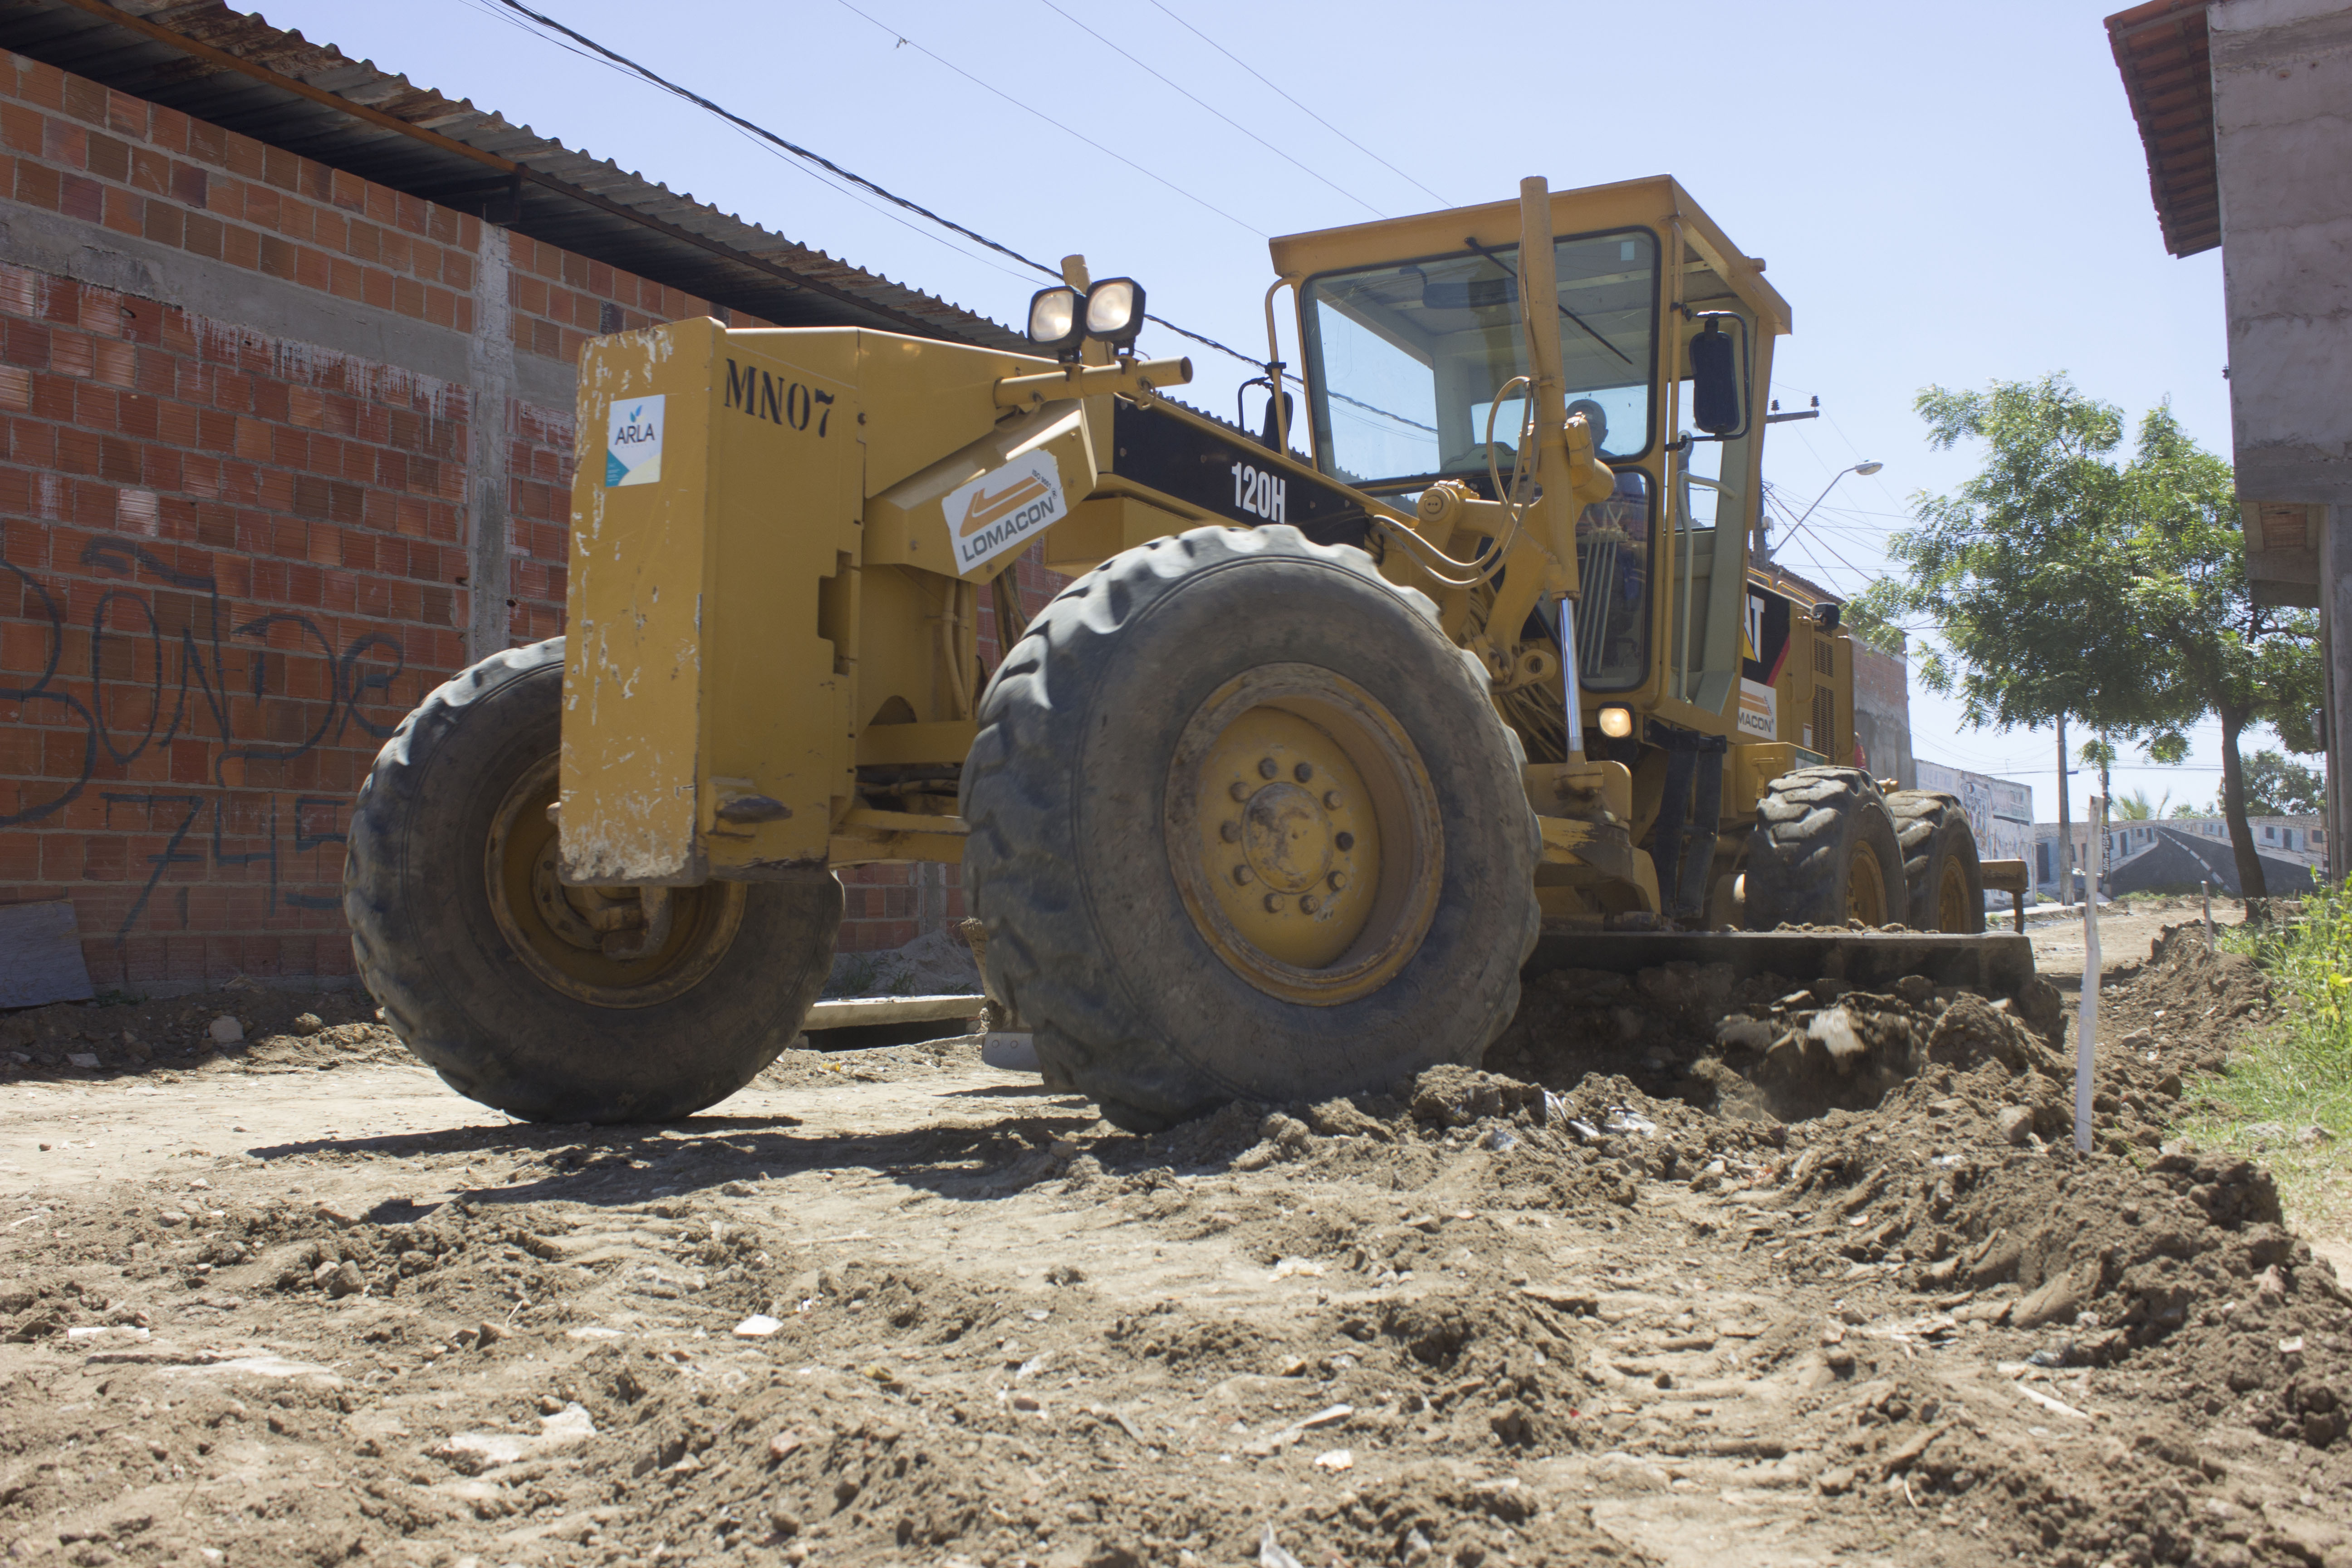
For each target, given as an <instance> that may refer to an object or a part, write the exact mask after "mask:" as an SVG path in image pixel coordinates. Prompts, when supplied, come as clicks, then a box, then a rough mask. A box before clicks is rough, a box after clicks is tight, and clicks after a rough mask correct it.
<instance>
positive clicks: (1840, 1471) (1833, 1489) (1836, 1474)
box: [1813, 976, 1909, 1497]
mask: <svg viewBox="0 0 2352 1568" xmlns="http://www.w3.org/2000/svg"><path fill="white" fill-rule="evenodd" d="M1907 978H1909V977H1908V976H1906V979H1907ZM1813 1485H1815V1486H1817V1487H1819V1488H1820V1489H1821V1490H1822V1496H1823V1497H1843V1496H1844V1495H1845V1494H1846V1493H1847V1492H1850V1491H1852V1490H1853V1470H1851V1469H1849V1468H1846V1467H1845V1466H1843V1465H1835V1466H1832V1467H1831V1468H1829V1469H1826V1470H1823V1471H1822V1473H1821V1474H1820V1475H1818V1476H1815V1477H1814V1478H1813Z"/></svg>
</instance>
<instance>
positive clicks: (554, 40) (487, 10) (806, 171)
mask: <svg viewBox="0 0 2352 1568" xmlns="http://www.w3.org/2000/svg"><path fill="white" fill-rule="evenodd" d="M458 3H459V4H460V5H465V6H467V8H468V9H470V10H474V11H478V12H480V13H481V14H482V15H484V16H489V17H493V18H495V19H496V20H498V21H499V22H500V23H502V24H504V25H505V26H509V27H512V28H513V29H514V30H515V31H516V32H519V33H520V34H522V35H523V36H524V37H530V38H536V39H538V40H539V41H540V42H541V43H543V44H551V45H553V46H554V47H557V48H559V49H562V51H563V52H564V53H565V54H568V55H577V56H578V57H579V58H582V59H583V60H586V61H587V62H588V63H589V64H591V65H593V66H598V67H601V68H604V69H605V70H609V71H611V72H613V73H614V75H616V76H620V77H625V78H629V79H634V80H639V81H642V80H644V77H643V75H642V74H641V73H639V72H636V71H634V70H631V69H630V68H627V67H625V66H622V65H618V64H616V63H614V61H612V60H610V59H606V58H604V57H603V56H601V55H594V54H591V53H590V52H589V51H588V50H586V49H583V48H581V47H578V46H577V45H574V44H572V43H571V42H569V41H568V40H566V39H563V38H560V37H548V36H547V34H545V33H543V32H541V31H540V30H539V29H537V28H535V27H533V26H530V24H529V23H527V22H524V21H521V20H520V19H519V18H517V17H516V16H512V15H510V14H509V11H508V10H507V9H506V7H505V6H504V5H502V4H501V3H500V0H458ZM727 128H728V129H729V130H730V131H732V132H735V134H736V135H738V136H740V137H742V138H743V139H744V140H745V141H746V142H750V143H751V145H752V146H754V147H756V148H758V149H759V150H760V151H761V153H766V154H767V155H768V156H769V157H771V158H773V159H775V160H776V161H777V162H778V163H782V165H783V166H784V167H785V168H787V169H790V170H792V171H793V173H794V174H798V175H800V176H801V177H802V178H803V179H804V180H808V181H811V182H813V183H814V184H816V185H818V186H820V187H822V188H823V189H824V190H828V191H831V192H833V193H834V194H835V195H840V196H845V197H846V198H847V199H849V200H850V201H853V202H855V203H856V204H857V205H859V206H862V207H864V208H865V209H866V211H868V212H870V213H872V214H874V215H875V216H877V217H880V218H884V219H887V221H889V222H891V223H895V224H897V225H898V226H899V227H900V228H903V229H905V230H906V231H907V232H908V233H909V234H914V235H919V236H921V237H923V238H924V239H926V240H928V241H929V242H930V243H931V244H933V245H936V246H939V247H941V248H942V249H945V250H947V251H948V252H950V254H952V255H955V256H959V257H961V258H964V259H965V260H967V261H977V262H979V263H980V264H981V265H982V266H983V267H986V268H992V269H993V270H995V271H998V272H1002V273H1003V274H1004V276H1006V277H1007V278H1019V277H1020V276H1021V274H1020V273H1018V272H1015V271H1013V269H1012V268H1009V267H1005V266H1003V265H1001V264H999V263H997V262H995V261H992V260H991V259H990V258H987V257H985V256H981V255H976V254H974V253H973V252H971V251H970V250H967V249H964V248H961V247H958V246H956V245H955V244H953V243H952V242H950V241H949V240H948V239H946V238H944V237H941V236H940V235H937V234H934V233H932V232H931V231H930V230H929V229H927V228H920V227H918V226H916V225H914V224H911V223H909V222H908V221H907V220H906V219H905V218H903V217H900V216H898V214H896V213H894V212H891V211H888V210H887V208H885V207H883V206H881V205H879V204H877V202H875V201H874V200H873V199H872V198H871V197H869V196H867V195H864V194H863V193H862V192H861V191H860V190H859V189H858V188H857V187H856V186H855V185H851V184H845V183H843V182H842V181H840V180H837V179H829V178H827V177H826V176H825V175H824V174H819V173H818V172H816V171H815V170H814V169H811V168H809V167H808V166H807V165H806V164H804V163H799V162H797V161H795V160H794V159H793V157H791V156H789V155H787V154H786V153H782V152H781V151H779V150H778V149H777V148H776V147H775V146H773V145H772V144H771V142H772V139H771V138H768V137H765V136H762V135H760V134H755V133H754V132H750V131H747V130H745V129H744V128H743V127H742V126H740V125H738V124H735V123H733V122H731V121H729V122H727Z"/></svg>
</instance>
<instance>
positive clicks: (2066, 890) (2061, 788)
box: [2058, 713, 2074, 904]
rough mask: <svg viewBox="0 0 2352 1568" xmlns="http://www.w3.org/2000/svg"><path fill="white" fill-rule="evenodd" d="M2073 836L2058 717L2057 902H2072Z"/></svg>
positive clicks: (2063, 723)
mask: <svg viewBox="0 0 2352 1568" xmlns="http://www.w3.org/2000/svg"><path fill="white" fill-rule="evenodd" d="M2073 863H2074V832H2073V830H2072V829H2071V828H2070V827H2069V826H2068V825H2067V821H2066V715H2064V714H2063V713H2061V714H2059V715H2058V901H2059V902H2060V903H2061V904H2071V903H2073V902H2074V864H2073Z"/></svg>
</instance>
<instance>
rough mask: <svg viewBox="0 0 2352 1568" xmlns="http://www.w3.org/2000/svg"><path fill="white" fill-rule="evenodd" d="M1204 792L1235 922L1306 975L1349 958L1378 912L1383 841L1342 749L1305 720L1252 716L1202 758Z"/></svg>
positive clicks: (1207, 848)
mask: <svg viewBox="0 0 2352 1568" xmlns="http://www.w3.org/2000/svg"><path fill="white" fill-rule="evenodd" d="M1201 784H1202V793H1203V795H1206V796H1207V799H1206V800H1204V802H1203V805H1204V807H1205V809H1203V810H1202V813H1201V816H1200V824H1199V853H1200V856H1201V859H1202V863H1203V865H1204V867H1205V868H1206V869H1207V871H1208V873H1209V874H1208V876H1207V878H1206V880H1207V882H1208V884H1209V886H1210V887H1211V888H1213V889H1215V896H1216V901H1217V905H1218V908H1219V910H1221V911H1222V912H1223V915H1224V917H1225V919H1226V921H1228V922H1230V923H1231V924H1232V926H1233V927H1234V930H1235V931H1237V932H1239V933H1240V935H1241V936H1242V937H1243V938H1244V940H1246V941H1247V942H1250V943H1251V944H1252V945H1253V946H1255V948H1257V950H1258V951H1259V952H1264V953H1266V954H1268V955H1270V956H1272V957H1274V958H1276V959H1278V960H1280V961H1281V962H1282V963H1288V964H1294V965H1296V966H1297V967H1298V968H1301V969H1321V968H1323V967H1324V966H1326V965H1327V964H1328V963H1330V962H1331V961H1332V960H1333V959H1335V958H1338V957H1339V955H1340V954H1341V953H1343V952H1347V951H1348V949H1349V946H1350V945H1351V944H1352V943H1353V942H1355V940H1356V938H1357V936H1358V935H1359V934H1360V932H1361V931H1363V929H1364V921H1365V920H1366V918H1367V917H1369V916H1370V913H1371V910H1372V892H1373V889H1375V888H1376V887H1377V886H1378V884H1379V879H1380V868H1381V837H1380V826H1379V824H1378V823H1377V822H1376V821H1375V820H1374V819H1373V816H1372V814H1371V811H1370V804H1371V803H1370V801H1369V800H1368V799H1367V798H1366V797H1365V793H1364V780H1363V775H1362V774H1360V773H1358V772H1357V771H1356V765H1355V763H1352V762H1350V761H1349V759H1348V753H1347V752H1345V751H1344V750H1343V749H1341V747H1340V745H1339V742H1337V741H1335V740H1334V739H1333V738H1332V737H1331V736H1330V735H1329V734H1328V733H1326V732H1325V731H1322V730H1319V729H1318V728H1316V727H1315V726H1314V725H1313V724H1311V723H1309V722H1307V721H1306V720H1305V719H1302V718H1300V717H1299V716H1298V715H1297V714H1296V713H1288V712H1285V711H1284V710H1281V709H1279V708H1253V709H1251V710H1249V711H1248V712H1246V713H1244V714H1243V715H1242V716H1241V717H1240V718H1238V719H1236V720H1234V721H1233V723H1231V724H1230V725H1228V726H1226V728H1225V731H1224V732H1223V734H1221V735H1219V736H1218V737H1217V740H1216V743H1215V745H1213V747H1212V748H1211V749H1210V752H1209V754H1208V756H1206V757H1205V758H1203V759H1202V763H1201ZM1219 794H1223V795H1224V796H1225V799H1224V801H1223V802H1222V803H1220V802H1218V801H1217V800H1216V798H1215V797H1216V795H1219ZM1220 806H1222V809H1220Z"/></svg>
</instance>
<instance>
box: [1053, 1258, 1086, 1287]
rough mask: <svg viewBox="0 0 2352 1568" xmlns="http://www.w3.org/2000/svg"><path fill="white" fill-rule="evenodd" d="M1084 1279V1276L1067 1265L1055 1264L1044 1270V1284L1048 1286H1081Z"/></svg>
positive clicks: (1084, 1281)
mask: <svg viewBox="0 0 2352 1568" xmlns="http://www.w3.org/2000/svg"><path fill="white" fill-rule="evenodd" d="M1086 1279H1087V1277H1086V1275H1085V1274H1083V1273H1081V1272H1080V1271H1079V1270H1078V1269H1076V1268H1073V1267H1072V1266H1071V1265H1069V1264H1067V1263H1056V1264H1055V1265H1054V1267H1052V1268H1048V1269H1047V1270H1045V1283H1046V1284H1048V1285H1083V1284H1085V1283H1086Z"/></svg>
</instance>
